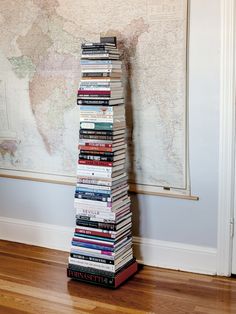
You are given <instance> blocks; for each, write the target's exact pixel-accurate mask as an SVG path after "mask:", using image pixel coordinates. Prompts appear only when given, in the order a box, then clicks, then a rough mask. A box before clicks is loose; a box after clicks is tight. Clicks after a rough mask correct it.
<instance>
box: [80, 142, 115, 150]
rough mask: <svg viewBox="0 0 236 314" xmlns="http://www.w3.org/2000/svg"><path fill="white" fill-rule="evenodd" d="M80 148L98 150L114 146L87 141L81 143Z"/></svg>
mask: <svg viewBox="0 0 236 314" xmlns="http://www.w3.org/2000/svg"><path fill="white" fill-rule="evenodd" d="M79 145H80V146H86V147H98V148H112V147H113V144H105V143H94V142H86V141H83V142H82V141H80V142H79Z"/></svg>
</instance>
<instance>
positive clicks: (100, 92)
mask: <svg viewBox="0 0 236 314" xmlns="http://www.w3.org/2000/svg"><path fill="white" fill-rule="evenodd" d="M87 94H90V95H108V96H109V95H111V92H110V91H106V90H80V89H79V90H78V95H87Z"/></svg>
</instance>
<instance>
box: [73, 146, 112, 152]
mask: <svg viewBox="0 0 236 314" xmlns="http://www.w3.org/2000/svg"><path fill="white" fill-rule="evenodd" d="M79 149H80V150H93V151H94V150H96V151H100V152H111V153H112V147H101V146H88V145H79Z"/></svg>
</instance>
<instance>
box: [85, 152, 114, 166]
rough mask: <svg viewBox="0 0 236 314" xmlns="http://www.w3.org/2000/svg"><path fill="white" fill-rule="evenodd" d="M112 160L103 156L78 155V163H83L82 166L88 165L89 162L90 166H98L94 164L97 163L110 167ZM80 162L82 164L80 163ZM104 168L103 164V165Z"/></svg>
mask: <svg viewBox="0 0 236 314" xmlns="http://www.w3.org/2000/svg"><path fill="white" fill-rule="evenodd" d="M113 160H114V158H113V157H105V156H90V155H83V154H80V155H79V162H80V164H82V163H83V161H84V164H89V163H88V162H89V161H91V162H92V163H90V164H91V165H92V164H93V165H97V166H99V164H96V163H95V162H99V163H101V162H102V163H106V167H110V166H109V165H110V164H112V162H113ZM81 161H82V162H81ZM100 165H102V164H100ZM103 165H104V166H105V164H103Z"/></svg>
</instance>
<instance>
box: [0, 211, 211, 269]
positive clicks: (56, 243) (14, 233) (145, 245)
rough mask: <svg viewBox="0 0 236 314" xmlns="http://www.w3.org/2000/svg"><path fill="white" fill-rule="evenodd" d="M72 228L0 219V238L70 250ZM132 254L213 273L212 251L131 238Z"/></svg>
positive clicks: (144, 261) (160, 264) (156, 262)
mask: <svg viewBox="0 0 236 314" xmlns="http://www.w3.org/2000/svg"><path fill="white" fill-rule="evenodd" d="M72 235H73V228H72V227H63V226H58V225H51V224H44V223H39V222H33V221H26V220H20V219H13V218H6V217H0V239H2V240H8V241H14V242H20V243H26V244H32V245H37V246H42V247H47V248H51V249H57V250H62V251H69V250H70V242H71V238H72ZM133 243H134V253H135V256H136V258H137V260H138V261H139V262H140V263H141V264H144V265H149V266H156V267H163V268H169V269H176V270H182V271H190V272H194V273H201V274H210V275H215V274H216V253H217V252H216V249H214V248H209V247H201V246H196V245H188V244H183V243H175V242H167V241H159V240H154V239H147V238H140V237H134V238H133Z"/></svg>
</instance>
